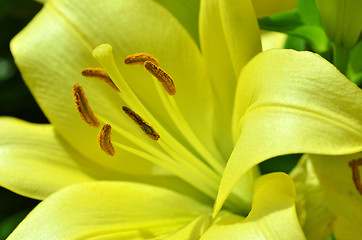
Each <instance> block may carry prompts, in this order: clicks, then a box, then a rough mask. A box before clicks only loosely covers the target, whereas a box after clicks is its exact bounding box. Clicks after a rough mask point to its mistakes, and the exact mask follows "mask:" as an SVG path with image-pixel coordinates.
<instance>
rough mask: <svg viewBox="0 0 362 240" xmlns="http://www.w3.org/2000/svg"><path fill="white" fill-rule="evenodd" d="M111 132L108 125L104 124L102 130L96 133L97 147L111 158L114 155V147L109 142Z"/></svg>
mask: <svg viewBox="0 0 362 240" xmlns="http://www.w3.org/2000/svg"><path fill="white" fill-rule="evenodd" d="M111 130H112V127H111V125H110V124H104V125H103V127H102V129H101V130H100V131H99V133H98V138H97V139H98V145H99V147H100V148H101V149H102V150H103V151H104V152H106V153H107V154H109V155H111V156H113V155H114V154H115V150H114V147H113V145H112V142H111Z"/></svg>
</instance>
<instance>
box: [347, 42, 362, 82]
mask: <svg viewBox="0 0 362 240" xmlns="http://www.w3.org/2000/svg"><path fill="white" fill-rule="evenodd" d="M361 56H362V41H361V42H359V43H358V44H357V45H356V47H355V48H354V49H353V50H352V51H351V53H350V57H349V63H348V66H347V77H348V78H349V79H350V80H351V81H352V82H354V83H356V84H357V85H360V86H361V84H362V61H361Z"/></svg>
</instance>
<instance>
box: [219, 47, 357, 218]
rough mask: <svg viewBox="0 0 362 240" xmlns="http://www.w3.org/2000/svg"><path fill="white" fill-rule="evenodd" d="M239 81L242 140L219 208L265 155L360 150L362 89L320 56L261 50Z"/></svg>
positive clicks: (225, 180)
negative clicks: (239, 181) (246, 173)
mask: <svg viewBox="0 0 362 240" xmlns="http://www.w3.org/2000/svg"><path fill="white" fill-rule="evenodd" d="M239 82H240V84H239V86H238V89H237V96H238V97H237V98H236V103H235V112H234V133H235V139H237V138H238V140H237V143H236V146H235V149H234V151H233V153H232V155H231V157H230V159H229V161H228V164H227V166H226V168H225V171H224V175H223V177H222V180H221V183H220V187H219V195H218V198H217V201H216V205H215V212H217V211H218V210H219V209H220V208H221V206H222V203H223V202H224V201H225V199H226V197H227V196H228V194H229V193H230V191H231V190H232V189H233V187H234V186H235V184H236V183H237V182H238V180H239V179H240V178H241V177H242V176H243V175H244V174H245V172H246V171H248V170H249V169H250V168H251V167H253V166H255V165H256V164H258V163H260V162H262V161H264V160H266V159H269V158H272V157H275V156H279V155H284V154H291V153H314V154H325V155H341V154H350V153H355V152H359V151H361V150H362V135H361V132H362V109H361V106H362V91H361V89H359V88H358V87H357V86H356V85H355V84H353V83H351V82H350V81H349V80H348V79H347V78H346V77H344V75H342V74H341V73H340V72H339V71H338V70H337V69H336V68H335V67H334V66H333V65H332V64H330V63H329V62H327V61H326V60H325V59H323V58H322V57H320V56H319V55H317V54H313V53H310V52H296V51H293V50H270V51H266V52H263V53H261V54H259V55H258V56H257V57H255V58H254V59H253V60H252V61H251V62H250V63H249V64H248V65H247V66H246V67H245V68H244V69H243V71H242V73H241V75H240V80H239ZM239 134H240V136H239Z"/></svg>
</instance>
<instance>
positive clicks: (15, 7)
mask: <svg viewBox="0 0 362 240" xmlns="http://www.w3.org/2000/svg"><path fill="white" fill-rule="evenodd" d="M40 8H41V4H39V3H37V2H35V1H31V0H11V1H10V0H0V115H8V116H15V117H19V118H22V119H25V120H28V121H31V122H47V120H46V118H45V117H44V115H43V114H42V112H41V111H40V109H39V107H38V106H37V104H36V103H35V101H34V98H33V97H32V95H31V94H30V92H29V90H28V89H27V87H26V86H25V84H24V82H23V80H22V79H21V76H20V74H19V71H18V70H17V68H16V66H15V64H14V60H13V58H12V56H11V53H10V49H9V42H10V40H11V39H12V38H13V37H14V36H15V35H16V34H17V33H18V32H19V31H20V30H21V29H22V28H24V27H25V25H26V24H27V23H28V22H29V21H30V20H31V19H32V17H33V16H34V15H35V14H36V13H37V12H38V11H39V10H40Z"/></svg>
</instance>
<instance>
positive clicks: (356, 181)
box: [348, 158, 362, 195]
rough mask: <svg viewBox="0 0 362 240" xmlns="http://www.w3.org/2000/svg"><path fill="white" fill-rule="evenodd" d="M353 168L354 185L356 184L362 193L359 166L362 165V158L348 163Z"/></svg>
mask: <svg viewBox="0 0 362 240" xmlns="http://www.w3.org/2000/svg"><path fill="white" fill-rule="evenodd" d="M348 165H349V166H350V167H351V168H352V178H353V182H354V185H355V186H356V188H357V190H358V192H359V193H360V194H361V195H362V184H361V177H360V173H359V170H358V166H361V165H362V158H360V159H357V160H352V161H350V162H349V164H348Z"/></svg>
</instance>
